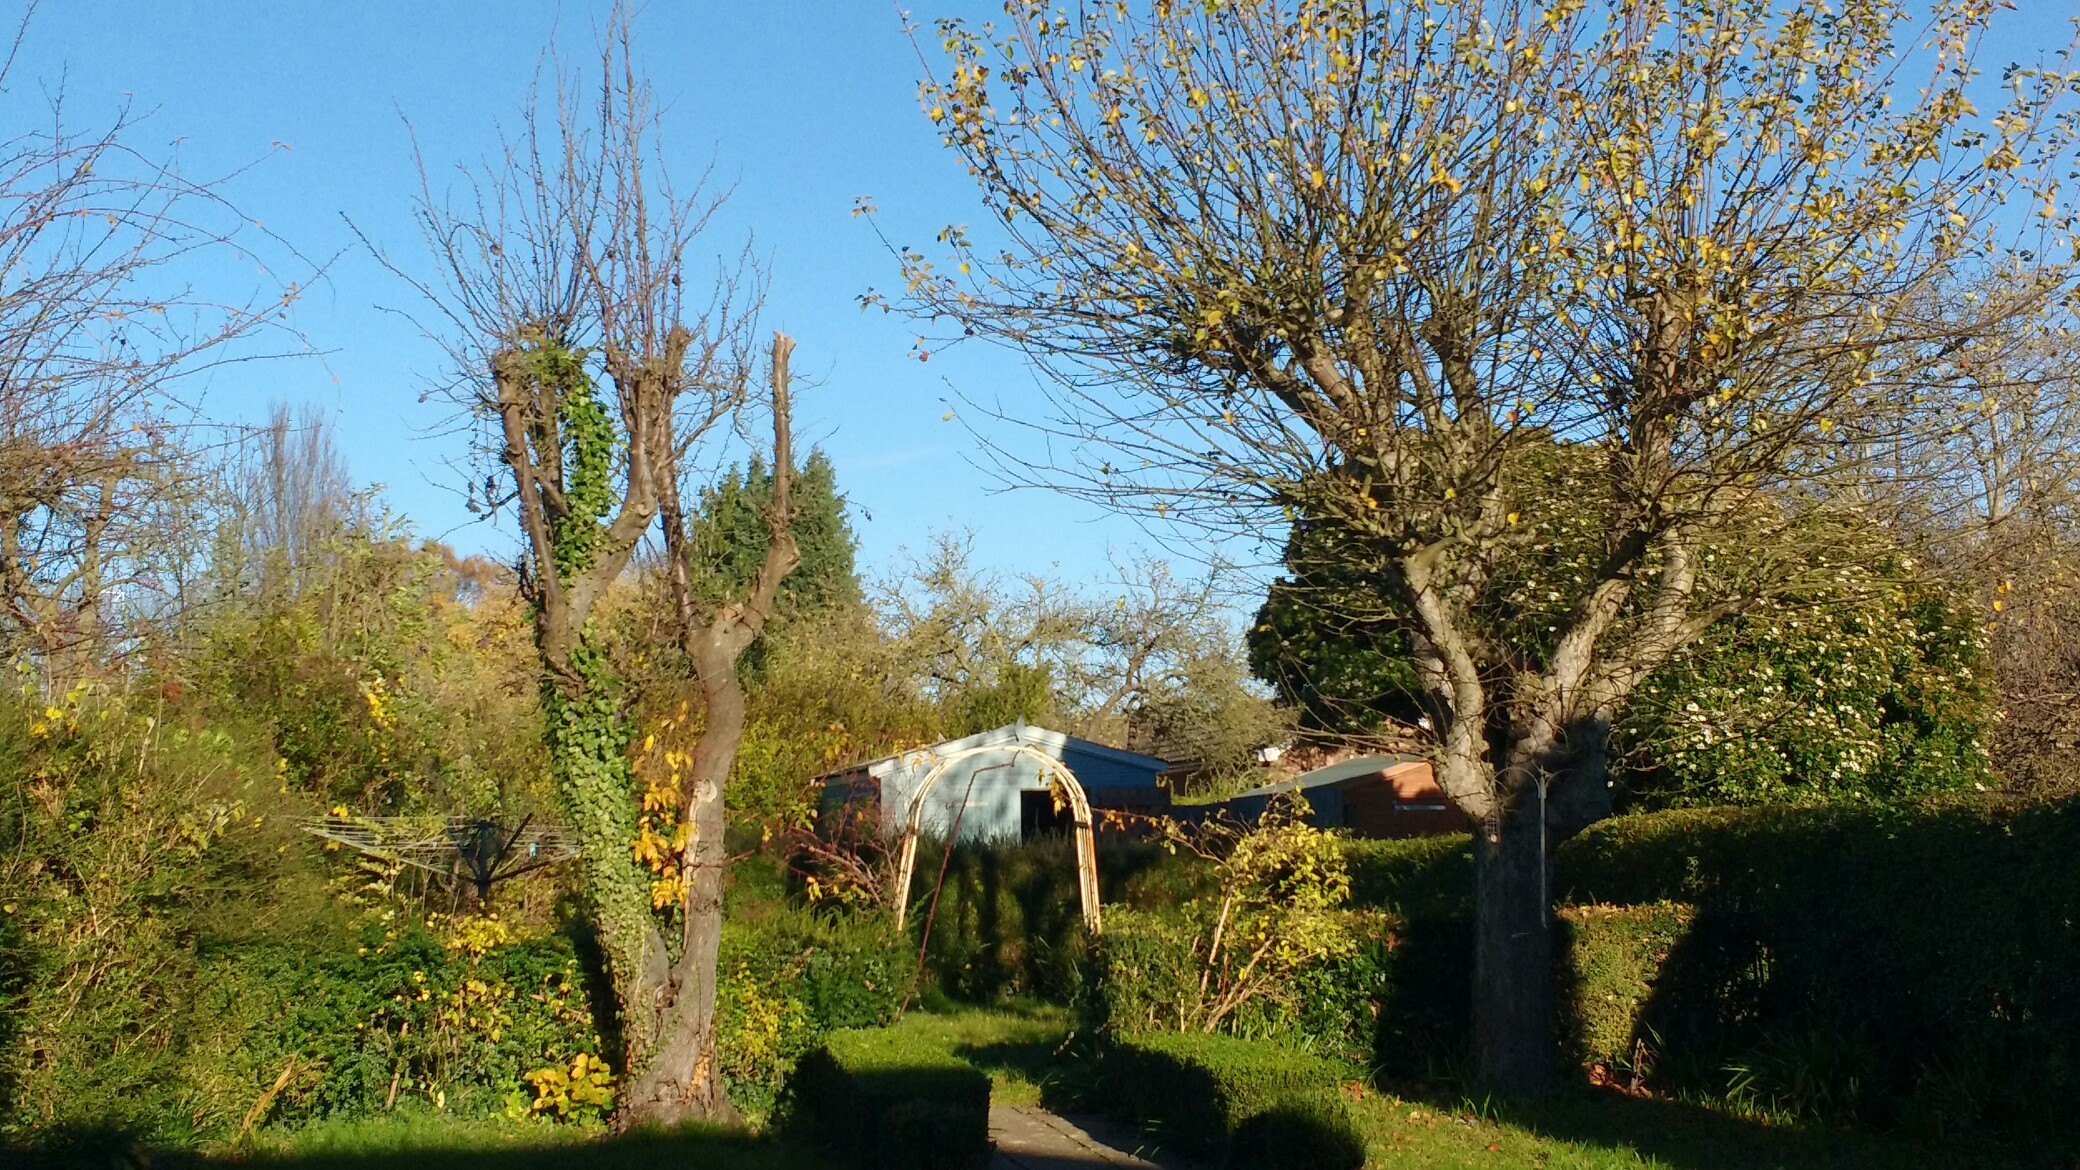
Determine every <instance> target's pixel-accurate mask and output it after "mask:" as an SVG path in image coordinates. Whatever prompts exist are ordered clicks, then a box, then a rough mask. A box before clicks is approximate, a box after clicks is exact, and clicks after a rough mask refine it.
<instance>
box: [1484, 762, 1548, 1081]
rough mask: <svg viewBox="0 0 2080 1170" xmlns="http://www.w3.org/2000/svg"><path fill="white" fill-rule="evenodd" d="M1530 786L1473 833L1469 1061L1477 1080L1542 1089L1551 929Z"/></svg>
mask: <svg viewBox="0 0 2080 1170" xmlns="http://www.w3.org/2000/svg"><path fill="white" fill-rule="evenodd" d="M1543 803H1544V802H1543V801H1542V800H1541V799H1540V797H1539V792H1538V790H1537V789H1536V788H1532V789H1530V790H1529V791H1526V792H1523V793H1522V794H1521V795H1520V796H1519V798H1518V800H1517V801H1516V807H1513V808H1506V809H1502V810H1499V811H1497V812H1495V813H1493V814H1491V815H1490V816H1489V817H1488V818H1486V819H1485V820H1484V821H1483V822H1482V823H1481V824H1480V825H1479V826H1478V827H1477V829H1476V831H1475V834H1474V848H1473V860H1474V929H1473V939H1474V942H1473V950H1474V957H1473V1031H1474V1041H1473V1044H1474V1050H1473V1057H1474V1068H1475V1070H1476V1072H1475V1075H1476V1077H1477V1078H1478V1080H1479V1082H1480V1084H1481V1087H1482V1088H1484V1089H1487V1090H1489V1091H1491V1092H1495V1093H1500V1094H1504V1095H1506V1096H1512V1097H1535V1096H1540V1095H1542V1094H1544V1093H1545V1092H1546V1091H1547V1090H1548V1089H1549V1088H1551V1086H1552V1080H1553V1063H1554V1054H1553V963H1552V956H1553V932H1552V920H1553V915H1552V905H1551V901H1550V898H1551V895H1550V892H1549V891H1550V886H1551V883H1550V881H1549V878H1548V874H1549V872H1550V865H1549V862H1548V859H1547V851H1546V844H1547V842H1546V835H1545V825H1544V818H1543V817H1542V815H1541V813H1542V811H1543V810H1542V808H1541V805H1542V804H1543Z"/></svg>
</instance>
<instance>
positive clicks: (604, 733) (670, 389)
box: [420, 9, 798, 1124]
mask: <svg viewBox="0 0 2080 1170" xmlns="http://www.w3.org/2000/svg"><path fill="white" fill-rule="evenodd" d="M591 84H592V86H593V87H594V88H593V89H592V90H591V91H590V92H587V91H586V90H585V89H584V87H583V86H581V85H579V84H578V83H576V82H571V81H564V80H562V79H559V84H558V87H557V93H556V95H555V99H554V108H553V110H550V111H543V110H541V108H540V106H541V103H540V102H539V101H536V102H533V103H531V105H530V110H529V113H528V116H527V119H526V121H525V123H524V126H523V129H522V132H521V134H520V135H519V137H518V140H517V141H515V142H513V143H511V144H510V145H509V146H508V148H507V150H506V151H505V155H504V158H503V159H502V161H501V162H500V163H499V164H498V165H496V166H494V167H492V168H489V169H488V171H487V172H486V173H484V174H482V175H475V176H472V186H471V192H472V197H471V198H470V199H469V200H468V201H467V202H466V203H464V204H462V205H461V206H452V205H450V204H448V203H446V202H443V201H442V200H440V199H438V198H436V196H435V195H434V194H433V193H432V190H431V188H430V184H429V185H428V186H427V187H426V189H425V190H424V193H423V195H422V199H421V203H420V217H421V221H422V224H423V226H424V229H425V236H426V239H427V241H428V243H429V245H430V246H431V248H432V251H433V255H434V259H435V261H436V263H437V265H438V269H439V274H440V275H439V278H438V280H437V282H436V283H435V284H433V285H425V286H422V291H424V292H426V293H427V294H428V295H429V296H430V297H431V298H432V300H433V301H434V303H435V304H437V305H438V306H439V307H440V311H441V312H442V313H443V314H444V318H445V320H444V328H442V329H441V330H440V331H439V333H440V336H441V337H442V338H443V339H444V340H445V342H446V344H447V345H448V347H449V350H450V353H451V356H452V358H453V360H454V363H455V366H456V369H457V370H458V371H459V374H460V377H459V380H458V381H457V382H456V383H455V384H454V385H453V386H452V387H451V391H452V394H453V397H454V399H455V401H456V402H457V403H458V404H459V405H461V406H462V407H463V408H465V410H467V411H468V412H469V415H470V416H471V417H472V418H474V419H475V420H477V421H478V422H479V423H480V424H481V425H482V428H483V429H482V431H481V434H482V435H483V437H484V448H483V451H484V454H485V455H487V456H488V457H489V458H491V459H493V460H495V462H496V466H497V467H498V469H499V470H498V473H496V474H494V475H492V476H490V477H488V478H487V480H486V481H485V483H484V485H483V487H484V493H485V499H486V502H487V503H489V504H490V505H491V506H493V507H499V506H503V505H506V504H508V503H510V504H511V505H513V507H514V509H515V513H516V515H517V517H518V520H519V524H520V528H521V531H522V534H523V537H524V540H525V552H524V554H523V556H522V559H521V580H522V584H523V588H524V590H525V593H526V596H527V599H528V601H529V602H530V603H531V605H532V606H533V609H534V616H535V636H536V643H537V646H538V647H539V650H540V655H541V665H542V670H543V684H544V687H543V691H544V696H545V699H546V704H545V707H546V712H547V719H548V728H547V737H548V744H549V748H550V756H551V767H552V770H553V772H554V779H555V781H556V784H557V787H558V790H559V792H560V794H561V797H562V800H563V803H564V806H565V811H566V815H567V816H568V817H569V819H570V821H571V824H572V827H573V828H574V829H575V830H576V831H577V833H578V834H579V837H580V840H581V843H582V848H583V851H584V856H585V861H584V870H585V886H586V892H587V895H588V898H589V900H590V903H591V908H592V914H593V918H594V921H595V923H596V925H597V927H598V930H599V935H600V938H601V941H602V943H603V945H604V949H605V951H606V954H607V958H608V962H609V965H610V967H611V969H612V975H613V982H614V989H615V995H616V998H617V1000H618V1002H619V1007H620V1011H621V1022H622V1031H623V1035H624V1038H625V1041H626V1045H627V1053H626V1057H627V1063H626V1071H625V1076H624V1082H623V1088H622V1090H621V1094H620V1107H619V1116H620V1119H621V1121H622V1122H623V1123H624V1124H633V1123H637V1122H665V1123H669V1122H674V1121H679V1120H683V1119H687V1118H710V1119H717V1118H720V1119H729V1118H733V1117H734V1116H735V1113H734V1110H733V1109H732V1108H731V1106H730V1103H729V1100H728V1098H727V1096H726V1093H725V1091H724V1087H723V1084H722V1081H721V1078H720V1076H719V1074H718V1070H717V1064H716V1060H715V1030H714V1010H715V957H716V946H717V942H718V939H719V936H720V927H721V919H722V885H723V877H724V872H723V871H724V864H725V856H724V853H723V802H722V795H723V784H724V781H725V780H726V779H727V777H728V775H729V771H730V768H731V765H732V763H733V761H734V759H735V756H736V750H737V745H738V740H739V738H740V736H741V733H742V730H743V723H744V695H743V691H742V689H741V687H740V686H739V683H738V679H737V674H736V666H737V660H738V658H739V656H740V655H742V653H743V652H744V650H745V648H746V647H747V646H748V645H749V644H750V643H751V642H752V640H753V639H754V638H755V637H756V636H757V635H758V633H759V631H760V629H761V628H762V627H763V626H764V624H765V621H766V619H767V617H768V616H769V615H770V613H771V611H772V607H773V602H774V597H775V595H776V592H777V590H778V588H779V584H780V579H781V578H783V577H785V576H786V575H787V573H788V572H789V570H791V569H792V568H793V567H794V565H795V563H796V561H797V559H798V555H797V551H796V547H795V541H794V537H793V534H792V530H791V527H790V522H791V518H792V508H791V505H790V502H789V498H788V496H789V487H790V476H791V473H792V470H793V468H794V466H795V464H794V462H793V452H792V451H791V450H790V430H789V407H788V402H789V389H790V386H789V373H788V355H789V353H790V351H791V350H792V348H793V342H792V341H791V340H789V339H788V338H786V337H783V336H780V335H777V334H776V335H775V336H774V338H773V342H772V349H771V355H770V361H769V364H768V366H767V375H768V377H767V379H766V381H765V384H764V386H763V387H761V386H760V385H759V382H758V379H757V378H755V377H754V374H755V367H756V365H757V363H756V362H755V360H754V357H753V354H752V352H751V350H752V341H751V338H752V318H753V315H754V314H755V311H756V309H757V300H758V298H757V295H756V288H755V282H749V283H747V282H746V280H745V279H744V275H743V271H742V270H741V269H740V270H739V271H738V272H737V273H728V272H725V273H724V275H723V276H722V277H721V278H720V280H719V283H717V284H716V285H715V286H714V291H713V293H712V296H711V298H710V299H709V300H708V301H707V303H706V304H705V305H703V304H699V303H696V302H693V301H691V300H690V299H689V297H688V295H687V291H686V290H687V285H688V283H689V282H693V283H696V284H697V283H698V281H697V280H695V278H693V277H692V276H690V275H689V273H688V267H689V265H690V264H691V263H692V262H693V258H692V257H691V256H690V255H689V252H690V250H691V249H692V248H693V247H694V245H695V243H696V241H697V239H698V238H699V236H700V234H701V232H702V230H703V228H704V227H705V226H706V223H707V221H708V218H709V216H710V214H711V213H712V212H713V210H714V209H715V207H716V206H717V205H718V204H719V202H720V197H719V196H716V195H714V194H712V193H710V192H708V191H706V189H705V181H703V182H702V183H697V184H695V186H694V187H693V188H692V189H691V190H690V191H680V190H676V189H675V188H674V187H673V186H672V184H671V182H670V180H669V178H668V176H667V175H666V172H665V170H664V168H663V166H662V161H661V154H662V151H661V146H660V132H659V127H658V123H657V118H656V111H655V108H654V106H653V104H652V101H651V97H650V93H649V89H648V87H647V85H646V83H645V82H644V81H643V80H642V78H641V77H640V76H639V75H638V74H637V72H636V69H635V64H634V61H633V29H632V25H631V18H630V15H629V13H628V12H627V10H625V9H617V10H616V11H615V14H614V16H613V17H612V19H611V22H610V25H609V28H608V32H607V35H606V37H605V39H604V43H603V47H602V49H601V52H600V57H599V61H598V67H597V73H596V74H595V75H594V77H593V79H592V82H591ZM545 113H546V115H547V118H548V119H549V120H548V121H547V122H546V124H545V122H544V120H543V115H544V114H545ZM422 174H423V169H422ZM751 275H752V276H755V273H753V274H751ZM761 411H762V412H764V413H766V414H769V415H770V419H771V425H772V450H771V452H770V455H771V459H772V464H771V466H772V467H773V469H774V471H773V476H774V480H773V492H772V506H771V510H770V514H769V524H768V533H767V536H768V543H767V546H766V549H765V555H764V559H763V562H762V563H761V565H760V567H759V569H758V571H757V573H756V575H755V577H754V579H753V580H752V581H751V583H750V584H749V586H748V587H747V588H746V589H745V590H744V593H743V595H742V596H740V597H736V598H732V599H729V600H727V601H725V602H722V603H720V604H713V605H711V604H708V603H706V602H704V601H703V600H702V599H701V598H700V597H699V596H698V595H697V594H696V593H695V591H694V590H692V589H691V588H690V587H689V581H690V580H698V579H703V578H704V577H705V576H707V574H703V573H700V572H696V571H695V569H696V566H693V565H691V564H690V563H689V562H690V559H691V558H693V557H694V556H696V555H699V554H698V551H697V550H696V549H695V547H694V544H693V542H692V541H690V540H689V538H688V517H687V515H686V513H685V506H684V504H683V503H682V500H683V489H682V481H683V480H684V479H685V478H686V477H687V476H689V475H690V474H693V473H696V472H698V471H700V470H701V469H702V468H704V467H709V466H712V465H713V464H715V463H716V462H719V460H720V459H721V458H722V457H723V453H724V452H725V451H727V450H728V449H729V448H730V444H731V443H732V440H733V436H734V435H735V433H736V432H737V430H738V429H739V426H740V424H748V423H749V422H751V421H752V420H753V419H754V418H755V416H756V414H757V413H759V412H761ZM660 527H661V528H662V539H663V545H664V548H665V554H666V555H665V573H666V575H667V577H668V580H669V592H670V596H671V598H672V603H673V611H674V619H675V628H674V631H673V632H674V637H675V640H676V641H677V643H678V647H679V649H680V650H682V651H683V652H684V654H685V656H686V658H687V660H688V662H689V663H690V664H691V668H692V671H693V674H694V676H695V682H696V686H695V691H696V692H697V694H698V696H699V699H700V701H701V703H702V706H703V709H704V715H705V719H704V720H703V721H701V723H700V727H701V732H700V738H699V740H698V742H697V744H696V745H695V747H694V749H693V751H692V753H691V755H692V764H691V766H690V769H689V771H690V775H689V777H688V778H687V779H688V783H687V784H686V786H685V788H684V790H683V791H684V795H683V800H684V802H685V803H684V806H683V807H682V808H680V809H679V810H677V813H678V822H679V823H680V824H682V825H685V826H690V829H691V831H690V834H689V836H688V838H687V840H686V841H685V843H684V845H683V849H681V855H680V857H679V859H678V865H677V872H678V873H679V874H680V875H682V877H683V880H681V881H679V882H678V884H677V886H676V888H675V889H674V890H673V894H672V896H671V897H670V898H669V899H668V904H667V905H664V906H658V905H656V904H654V901H653V885H652V876H653V875H652V874H651V872H650V871H649V870H647V869H646V868H645V867H644V866H643V865H642V864H640V863H638V862H637V861H636V860H635V859H634V858H633V848H634V845H635V843H636V841H637V838H638V809H637V806H636V803H635V794H634V791H633V789H632V776H631V771H630V761H629V755H628V747H629V738H630V724H629V716H628V713H627V707H626V705H625V701H624V696H623V695H622V693H621V691H622V688H621V686H620V683H619V680H617V679H616V678H615V677H614V674H613V668H612V665H611V663H610V662H609V661H608V659H607V657H606V654H605V652H604V649H603V647H602V645H601V644H600V642H599V640H598V639H597V638H596V637H595V636H594V633H593V630H592V628H591V627H590V625H589V623H590V622H591V620H592V619H593V617H594V615H595V614H596V613H597V611H598V607H599V605H600V602H601V600H602V599H603V598H604V597H605V596H606V594H607V591H608V590H609V588H610V587H611V586H612V585H613V584H614V582H615V581H616V580H617V579H618V578H619V577H620V576H621V574H622V573H623V571H624V570H625V569H626V568H627V567H628V566H629V564H630V560H631V558H632V557H633V556H634V555H635V553H636V550H637V546H638V544H639V543H640V542H641V541H642V540H643V539H644V538H645V536H646V535H648V534H651V533H654V532H656V531H658V529H659V528H660ZM660 909H662V910H665V911H667V912H676V914H675V915H674V914H671V913H667V914H666V915H665V916H660V915H659V913H658V911H659V910H660ZM674 916H675V917H676V918H677V922H678V927H679V933H680V937H679V938H678V939H677V940H676V942H668V941H667V939H666V937H665V933H664V931H665V929H666V927H667V926H668V924H669V922H670V919H671V918H672V917H674Z"/></svg>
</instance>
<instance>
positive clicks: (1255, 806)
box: [1194, 755, 1467, 837]
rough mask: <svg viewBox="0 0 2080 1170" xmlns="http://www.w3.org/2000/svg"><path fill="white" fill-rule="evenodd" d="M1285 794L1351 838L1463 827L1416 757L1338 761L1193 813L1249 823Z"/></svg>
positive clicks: (1313, 818) (1426, 764)
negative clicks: (1292, 795)
mask: <svg viewBox="0 0 2080 1170" xmlns="http://www.w3.org/2000/svg"><path fill="white" fill-rule="evenodd" d="M1289 792H1298V793H1299V794H1300V795H1302V796H1304V797H1306V798H1307V803H1308V807H1309V812H1308V815H1307V820H1308V823H1309V824H1312V825H1314V826H1315V827H1317V828H1322V829H1343V830H1346V831H1348V832H1349V833H1350V834H1351V835H1352V836H1354V837H1427V836H1431V835H1433V834H1438V833H1463V832H1465V831H1466V829H1467V821H1466V814H1464V813H1462V812H1460V811H1459V810H1458V808H1456V807H1455V806H1454V805H1453V804H1452V802H1451V800H1450V799H1449V798H1447V797H1446V796H1445V794H1444V789H1442V788H1439V787H1438V786H1437V776H1436V773H1435V772H1433V771H1432V770H1431V767H1430V761H1429V760H1427V759H1425V758H1423V757H1422V756H1417V755H1391V756H1358V757H1355V758H1353V759H1348V760H1341V761H1338V762H1337V763H1333V764H1326V765H1323V766H1322V767H1319V768H1316V769H1314V770H1312V771H1309V772H1302V773H1301V774H1299V775H1298V776H1294V777H1290V778H1288V779H1285V780H1279V781H1275V782H1273V783H1270V784H1265V785H1262V786H1260V787H1257V788H1252V789H1250V790H1249V791H1247V792H1241V793H1237V794H1236V795H1234V796H1231V797H1229V798H1228V799H1226V800H1223V801H1219V802H1217V803H1214V804H1209V805H1201V806H1199V808H1197V809H1195V810H1194V811H1195V812H1196V813H1198V815H1201V816H1213V815H1217V814H1219V813H1223V812H1225V813H1227V814H1228V815H1229V816H1232V817H1235V818H1237V819H1240V820H1244V821H1250V822H1254V821H1256V820H1257V819H1258V818H1259V817H1262V816H1263V815H1264V809H1265V806H1267V805H1268V804H1269V803H1270V802H1271V800H1272V798H1274V797H1276V796H1279V795H1282V794H1284V793H1289Z"/></svg>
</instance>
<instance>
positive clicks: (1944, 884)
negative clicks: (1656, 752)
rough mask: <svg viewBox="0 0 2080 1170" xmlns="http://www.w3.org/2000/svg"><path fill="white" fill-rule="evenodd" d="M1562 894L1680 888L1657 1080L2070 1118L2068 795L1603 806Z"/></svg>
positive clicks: (2041, 1127)
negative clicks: (1680, 918)
mask: <svg viewBox="0 0 2080 1170" xmlns="http://www.w3.org/2000/svg"><path fill="white" fill-rule="evenodd" d="M1558 863H1559V864H1558V888H1559V890H1560V891H1561V893H1562V895H1563V897H1564V898H1565V899H1566V900H1568V901H1573V902H1577V903H1613V904H1620V905H1632V906H1641V905H1649V904H1653V903H1658V902H1668V901H1676V902H1688V903H1692V904H1694V905H1695V906H1696V914H1695V920H1694V922H1692V923H1691V925H1690V927H1689V929H1688V930H1687V931H1684V932H1682V934H1681V936H1680V938H1678V939H1676V940H1675V942H1674V945H1673V946H1672V947H1670V948H1669V950H1668V952H1667V958H1666V961H1665V962H1663V963H1661V964H1660V965H1659V969H1658V971H1657V972H1656V976H1655V979H1654V981H1653V986H1652V990H1651V994H1649V995H1648V996H1647V998H1646V1000H1645V1002H1643V1003H1642V1005H1641V1008H1640V1012H1639V1017H1638V1021H1637V1024H1636V1030H1637V1034H1638V1037H1639V1038H1641V1039H1644V1040H1646V1041H1647V1043H1648V1045H1649V1046H1650V1047H1651V1048H1653V1049H1654V1054H1655V1056H1656V1060H1655V1063H1654V1067H1653V1069H1652V1074H1653V1075H1652V1076H1651V1077H1650V1083H1655V1084H1658V1085H1660V1086H1662V1087H1666V1088H1671V1089H1677V1090H1694V1091H1705V1092H1714V1093H1725V1094H1727V1095H1730V1096H1732V1097H1734V1098H1735V1099H1736V1100H1741V1101H1745V1102H1747V1103H1751V1104H1755V1105H1758V1106H1764V1107H1768V1108H1772V1109H1776V1110H1779V1111H1786V1112H1794V1113H1802V1114H1807V1115H1815V1116H1823V1117H1839V1118H1849V1119H1856V1120H1860V1121H1863V1122H1866V1123H1873V1124H1879V1125H1897V1126H1904V1127H1908V1128H1924V1127H1926V1128H1957V1127H1960V1126H1964V1127H1970V1126H1988V1127H1992V1128H1996V1129H2006V1130H2010V1131H2013V1132H2018V1133H2023V1132H2026V1133H2031V1134H2045V1133H2050V1132H2059V1133H2062V1134H2063V1135H2065V1136H2068V1137H2080V1111H2075V1110H2073V1109H2072V1107H2071V1103H2072V1101H2073V1100H2074V1099H2075V1098H2076V1097H2080V996H2076V995H2075V994H2074V992H2073V988H2074V986H2075V972H2080V801H2076V800H2074V799H2070V798H2069V799H2065V800H2062V801H2057V802H2043V803H2009V802H1989V801H1961V800H1957V799H1954V798H1953V799H1949V800H1941V801H1934V802H1930V803H1926V804H1922V805H1919V806H1916V807H1913V808H1910V809H1906V810H1896V811H1881V810H1853V809H1813V810H1802V809H1787V808H1753V809H1730V810H1728V809H1720V810H1702V811H1677V812H1668V813H1658V814H1654V815H1651V816H1641V817H1630V818H1624V819H1621V820H1617V821H1612V822H1609V823H1607V824H1606V825H1604V826H1603V827H1602V828H1601V830H1600V831H1598V832H1595V833H1593V834H1591V835H1589V836H1587V837H1584V838H1582V839H1580V840H1577V841H1574V842H1570V843H1569V844H1568V845H1567V846H1566V847H1564V848H1563V849H1562V850H1561V851H1560V853H1559V857H1558Z"/></svg>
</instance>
